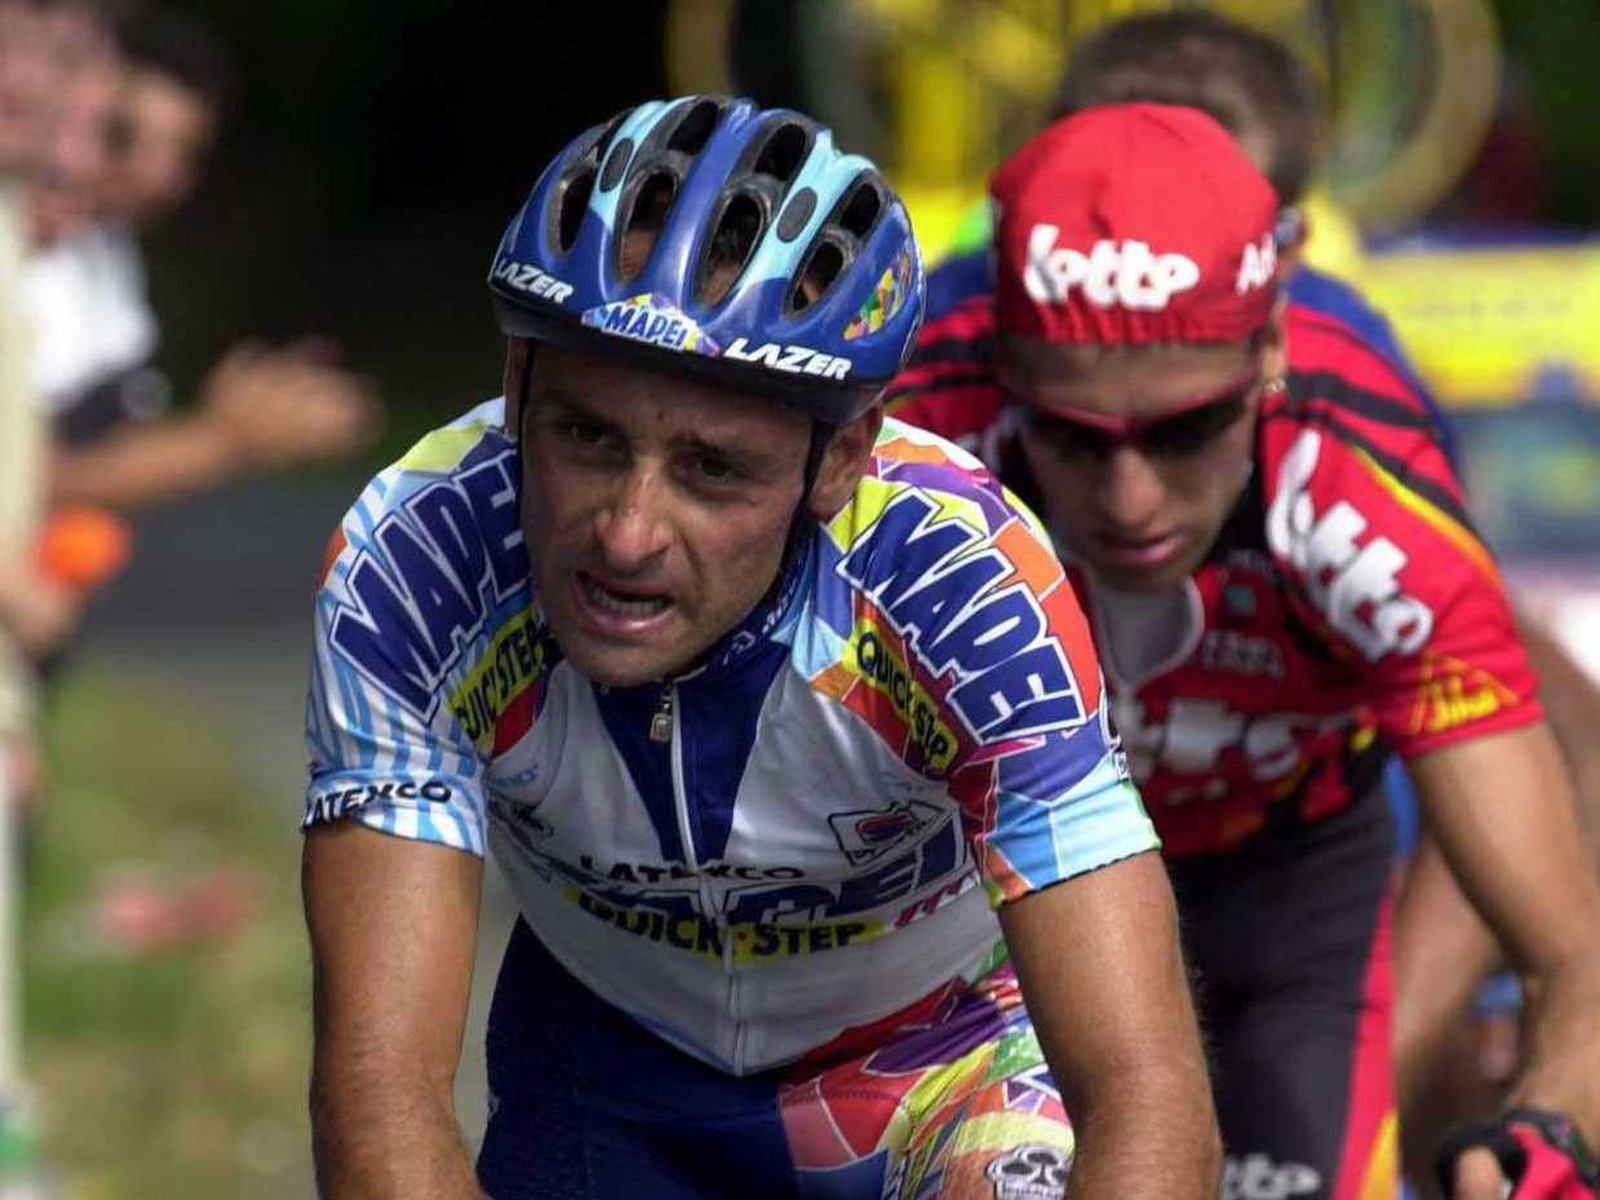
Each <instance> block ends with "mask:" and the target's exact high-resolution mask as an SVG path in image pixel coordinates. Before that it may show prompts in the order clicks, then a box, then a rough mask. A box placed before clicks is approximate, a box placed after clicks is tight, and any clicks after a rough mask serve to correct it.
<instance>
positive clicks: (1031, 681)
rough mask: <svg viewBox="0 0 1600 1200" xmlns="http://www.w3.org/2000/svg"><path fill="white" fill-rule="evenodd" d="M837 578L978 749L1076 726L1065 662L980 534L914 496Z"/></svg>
mask: <svg viewBox="0 0 1600 1200" xmlns="http://www.w3.org/2000/svg"><path fill="white" fill-rule="evenodd" d="M837 570H838V572H839V574H840V575H841V576H843V577H844V578H845V579H847V580H849V581H850V582H851V583H852V584H854V585H855V586H856V587H857V588H858V589H859V590H860V591H861V592H862V594H863V595H865V596H866V597H867V598H868V599H869V600H871V601H872V602H873V603H874V604H876V605H877V606H878V607H879V608H880V610H881V611H882V613H883V616H884V619H885V620H886V621H887V622H888V624H889V625H890V627H891V628H893V629H894V631H895V632H896V633H898V634H900V635H901V636H902V637H903V638H905V639H906V642H907V644H908V646H910V647H911V648H912V651H913V653H914V654H915V655H916V657H917V659H918V661H919V662H920V663H921V664H922V666H923V667H924V668H926V669H927V670H928V671H929V672H930V673H931V674H932V675H933V676H934V677H935V678H948V679H949V680H950V684H951V685H950V688H949V690H948V692H947V693H946V695H945V703H946V705H947V706H948V708H949V710H950V711H951V712H952V713H954V714H955V716H956V718H957V719H958V720H959V721H960V722H961V724H962V725H963V726H964V727H965V728H966V730H967V732H968V733H969V734H971V735H972V737H973V739H974V740H975V741H977V742H979V743H988V742H991V741H996V740H1003V739H1012V738H1021V737H1027V736H1029V735H1031V734H1038V733H1045V732H1047V731H1050V730H1058V729H1067V728H1071V727H1074V726H1077V725H1081V724H1083V722H1084V720H1085V719H1086V718H1085V713H1084V709H1083V700H1082V697H1081V695H1080V693H1079V689H1078V684H1077V681H1076V680H1075V679H1074V678H1073V676H1072V668H1071V665H1070V664H1069V662H1068V659H1067V652H1066V649H1065V647H1063V646H1062V645H1061V642H1060V641H1059V640H1058V639H1057V638H1056V637H1055V635H1054V634H1053V633H1051V631H1050V627H1049V623H1048V621H1047V620H1046V618H1045V615H1044V612H1043V610H1042V609H1041V608H1040V606H1039V601H1038V599H1037V598H1036V597H1035V596H1034V594H1033V592H1032V590H1031V589H1030V588H1029V587H1028V585H1027V583H1026V582H1024V581H1021V580H1016V581H1015V582H1013V583H1011V584H1010V585H1009V586H1003V581H1006V580H1011V579H1014V578H1015V575H1016V571H1015V568H1014V567H1013V565H1012V563H1011V562H1010V561H1009V560H1008V559H1007V558H1006V557H1005V556H1004V555H1002V554H1001V553H1000V552H999V550H998V549H996V548H995V546H994V545H993V544H992V542H990V541H989V540H988V539H987V538H986V537H985V536H984V535H983V534H982V533H980V532H979V531H978V530H976V529H974V528H972V526H970V525H968V524H966V523H965V522H964V521H961V520H959V519H957V518H955V517H953V516H944V517H943V518H941V516H940V512H939V507H938V505H937V504H936V503H935V502H934V501H933V500H932V499H930V498H929V497H928V496H927V495H926V494H925V493H924V492H922V491H921V490H920V489H918V488H908V489H907V490H906V491H905V492H904V494H902V495H901V496H898V497H896V498H895V499H894V500H893V501H891V502H890V503H889V504H888V506H887V507H885V509H884V510H883V513H882V515H881V516H879V518H878V519H877V521H876V522H874V523H873V525H872V527H871V528H870V529H869V530H867V532H866V534H865V535H863V536H862V537H861V538H859V539H858V540H857V541H856V543H855V545H854V546H853V547H852V548H851V550H850V552H849V553H848V554H846V555H845V556H844V558H843V559H841V560H840V562H839V565H838V568H837Z"/></svg>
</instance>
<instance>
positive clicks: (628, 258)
mask: <svg viewBox="0 0 1600 1200" xmlns="http://www.w3.org/2000/svg"><path fill="white" fill-rule="evenodd" d="M677 192H678V178H677V176H676V175H674V174H672V172H670V171H653V172H651V174H650V175H649V176H648V177H647V178H646V179H645V180H644V182H643V183H642V184H641V185H640V187H639V190H638V191H637V192H636V193H634V200H633V204H632V206H631V207H630V208H629V210H628V219H627V220H626V221H625V222H623V224H622V227H621V228H622V236H621V238H620V239H619V241H618V248H619V256H620V257H619V261H618V263H617V269H618V271H619V272H620V274H621V275H622V277H623V278H624V279H633V278H635V277H636V276H637V275H638V274H639V272H640V271H642V270H644V265H645V263H646V262H647V261H649V258H650V254H651V251H653V250H654V249H655V244H656V237H657V235H659V234H660V232H661V230H662V227H663V226H665V225H666V223H667V210H668V209H669V208H671V207H672V198H673V197H674V196H675V195H677Z"/></svg>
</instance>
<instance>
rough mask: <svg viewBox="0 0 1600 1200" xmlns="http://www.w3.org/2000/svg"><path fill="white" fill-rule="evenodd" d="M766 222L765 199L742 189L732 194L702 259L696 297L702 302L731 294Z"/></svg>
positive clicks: (712, 232) (718, 299) (708, 301)
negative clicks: (763, 207) (763, 205)
mask: <svg viewBox="0 0 1600 1200" xmlns="http://www.w3.org/2000/svg"><path fill="white" fill-rule="evenodd" d="M765 223H766V222H765V217H764V213H763V211H762V208H761V203H760V201H758V200H757V199H756V198H755V197H754V196H752V195H750V194H749V193H748V192H738V193H735V194H734V195H733V196H732V197H730V198H729V200H728V203H727V204H726V205H725V206H724V207H723V209H722V215H721V217H719V218H718V219H717V227H716V228H715V229H714V230H712V231H711V241H710V243H709V247H710V248H709V250H708V251H707V252H706V255H705V257H704V258H703V259H702V260H701V264H700V278H699V279H698V280H697V281H696V284H695V298H696V299H697V300H699V301H700V303H702V304H708V305H709V304H716V303H718V302H719V301H720V300H722V298H723V297H724V296H726V295H727V294H728V292H729V291H730V290H731V289H732V287H733V284H734V282H735V281H736V280H737V279H738V278H739V276H740V274H741V273H743V271H744V268H745V264H746V263H748V262H749V261H750V255H751V253H752V252H753V251H754V250H755V248H756V243H757V242H759V241H760V240H761V231H762V227H763V226H764V225H765Z"/></svg>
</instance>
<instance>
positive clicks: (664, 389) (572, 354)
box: [532, 346, 811, 455]
mask: <svg viewBox="0 0 1600 1200" xmlns="http://www.w3.org/2000/svg"><path fill="white" fill-rule="evenodd" d="M532 394H533V397H534V402H535V403H536V404H537V403H538V402H539V400H540V399H541V398H543V399H546V400H549V401H554V402H556V403H560V404H563V405H565V406H566V407H569V408H574V409H578V410H581V411H583V412H585V413H587V414H589V415H591V416H593V417H597V418H599V419H601V420H604V421H606V422H607V423H609V424H612V425H615V426H616V427H618V428H619V429H622V430H624V431H625V432H627V433H628V434H629V435H630V436H634V437H638V438H651V439H663V440H665V439H685V438H689V439H693V440H696V441H700V442H705V443H708V444H713V445H726V446H728V447H729V448H730V449H740V450H748V451H750V452H760V453H763V454H777V455H782V454H784V453H786V452H787V451H788V449H789V448H790V443H791V442H792V443H794V444H795V445H798V446H800V447H802V448H803V447H804V446H805V445H806V443H807V441H808V440H809V437H810V429H811V427H810V423H809V422H808V421H807V420H806V418H805V417H803V416H801V415H800V414H799V413H796V412H794V411H792V410H791V409H788V408H785V407H784V406H782V405H781V404H779V403H778V402H777V401H775V400H773V399H771V398H769V397H764V396H758V395H755V394H753V393H747V392H742V391H735V390H733V389H730V388H726V387H721V386H718V385H716V384H712V383H707V382H704V381H702V380H697V379H685V378H683V377H682V376H677V375H669V374H664V373H662V372H659V371H653V370H649V369H647V368H645V367H642V366H639V365H637V364H636V363H632V362H629V361H627V360H626V359H618V358H616V357H613V356H601V355H595V354H585V353H582V352H579V351H573V350H566V349H561V348H559V347H555V346H541V347H540V348H539V350H538V352H537V353H536V354H535V355H534V363H533V388H532Z"/></svg>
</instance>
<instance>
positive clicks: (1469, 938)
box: [1395, 616, 1600, 1113]
mask: <svg viewBox="0 0 1600 1200" xmlns="http://www.w3.org/2000/svg"><path fill="white" fill-rule="evenodd" d="M1518 628H1519V630H1520V632H1521V635H1522V640H1523V645H1524V647H1525V648H1526V649H1527V652H1528V661H1529V664H1530V665H1531V666H1532V667H1533V669H1534V672H1535V673H1536V674H1537V675H1538V676H1539V700H1540V703H1542V704H1543V705H1544V710H1545V715H1546V718H1547V720H1548V721H1549V724H1550V730H1551V732H1552V733H1553V734H1554V735H1555V739H1556V743H1557V745H1558V746H1559V747H1560V749H1561V758H1562V760H1563V762H1564V763H1565V764H1566V768H1567V774H1568V776H1569V777H1570V778H1571V780H1572V784H1573V791H1574V793H1575V795H1576V797H1577V801H1578V817H1579V820H1580V822H1581V823H1582V824H1583V826H1584V829H1585V832H1586V834H1587V836H1588V842H1589V847H1590V857H1591V859H1594V858H1597V857H1600V855H1597V853H1596V852H1597V850H1600V738H1596V737H1595V731H1596V730H1597V729H1600V689H1596V687H1595V685H1594V683H1593V682H1592V681H1591V680H1590V679H1589V677H1588V676H1587V675H1586V674H1585V673H1584V671H1583V669H1582V668H1581V667H1580V666H1578V664H1577V663H1575V662H1574V661H1573V660H1572V658H1571V657H1570V656H1569V655H1568V654H1567V653H1566V651H1565V650H1563V649H1562V647H1561V645H1560V644H1559V643H1558V642H1557V641H1556V640H1555V638H1554V637H1552V636H1551V635H1550V633H1549V632H1548V631H1547V630H1545V629H1544V628H1543V627H1542V626H1541V625H1539V624H1538V623H1537V622H1534V621H1531V620H1529V619H1528V618H1526V617H1525V616H1522V617H1519V620H1518ZM1397 922H1398V924H1397V929H1396V940H1397V944H1398V946H1399V947H1400V951H1401V953H1400V957H1399V960H1398V964H1397V965H1398V968H1399V970H1400V972H1401V977H1400V978H1399V980H1398V984H1399V987H1398V994H1399V1007H1398V1013H1397V1020H1396V1027H1395V1037H1396V1058H1397V1064H1398V1068H1399V1098H1400V1109H1401V1112H1402V1113H1404V1112H1407V1111H1409V1110H1411V1109H1413V1108H1414V1107H1415V1106H1416V1104H1417V1103H1418V1102H1419V1101H1420V1100H1421V1099H1422V1094H1421V1093H1422V1090H1423V1089H1425V1088H1428V1087H1430V1086H1432V1084H1433V1081H1434V1080H1435V1079H1436V1078H1437V1073H1438V1070H1439V1068H1440V1065H1441V1064H1440V1062H1439V1056H1440V1055H1441V1054H1442V1053H1443V1052H1444V1051H1445V1049H1446V1047H1447V1046H1448V1044H1449V1036H1448V1035H1449V1033H1450V1029H1451V1027H1452V1025H1453V1024H1454V1022H1456V1021H1457V1020H1459V1019H1461V1018H1462V1017H1463V1016H1464V1015H1465V1014H1466V1012H1467V1008H1468V1005H1469V1002H1470V1001H1471V998H1472V996H1473V993H1474V992H1475V991H1476V990H1477V987H1478V985H1479V983H1480V982H1481V981H1482V979H1483V977H1484V976H1485V975H1487V974H1489V973H1490V972H1491V971H1493V970H1495V969H1496V968H1498V967H1500V966H1502V965H1504V963H1505V955H1504V954H1503V953H1502V952H1501V949H1500V947H1499V944H1498V943H1497V942H1496V941H1495V938H1494V935H1493V933H1491V932H1490V930H1489V927H1488V926H1487V925H1486V924H1484V922H1483V920H1482V919H1481V918H1480V917H1479V916H1478V913H1477V912H1476V910H1474V909H1473V907H1472V905H1471V902H1470V901H1468V900H1467V898H1466V896H1465V895H1463V894H1462V891H1461V888H1460V887H1459V886H1458V885H1457V883H1456V882H1455V879H1454V878H1453V877H1452V876H1451V874H1450V870H1449V867H1448V866H1447V865H1446V863H1445V860H1444V858H1443V856H1442V855H1441V854H1440V853H1439V848H1438V846H1437V845H1436V844H1435V843H1434V841H1433V839H1432V837H1431V835H1430V836H1424V838H1423V840H1422V844H1421V845H1420V846H1419V848H1418V852H1417V854H1416V856H1415V858H1414V859H1413V861H1412V865H1411V868H1410V870H1409V871H1408V872H1407V875H1406V883H1405V890H1404V892H1403V894H1402V898H1401V903H1400V906H1399V910H1398V916H1397Z"/></svg>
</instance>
